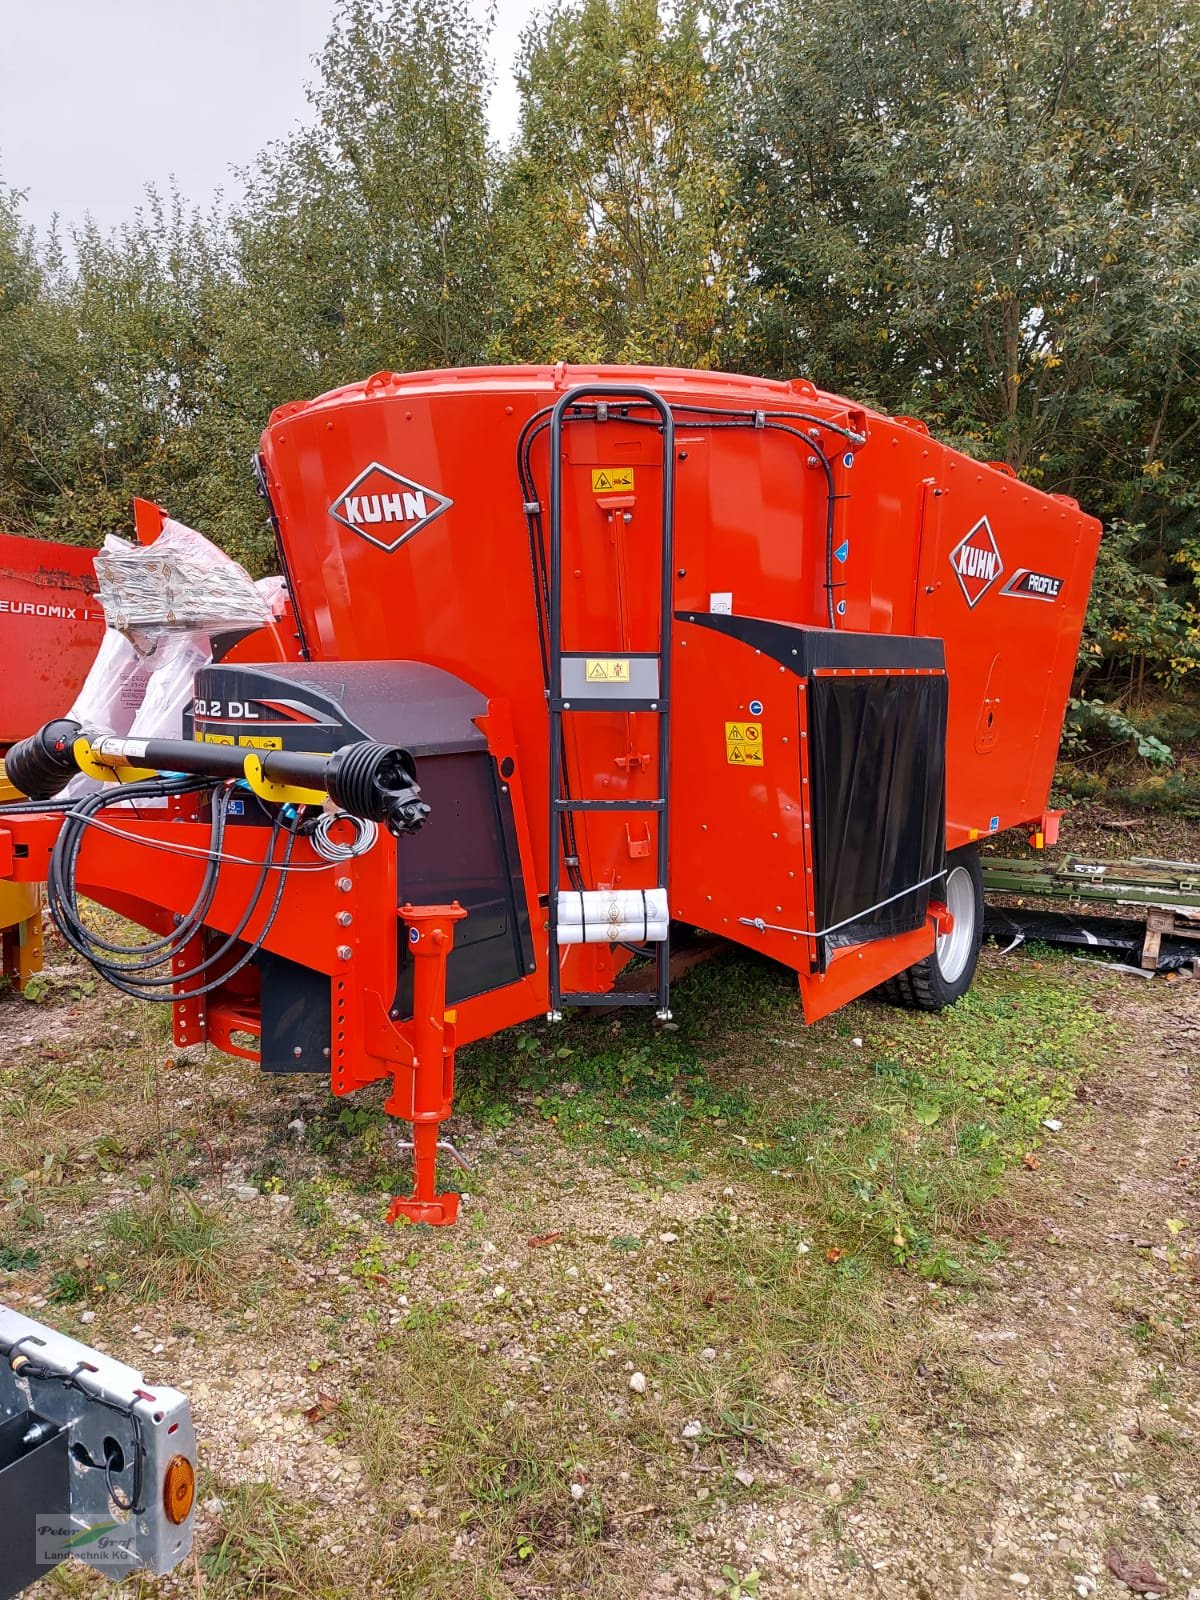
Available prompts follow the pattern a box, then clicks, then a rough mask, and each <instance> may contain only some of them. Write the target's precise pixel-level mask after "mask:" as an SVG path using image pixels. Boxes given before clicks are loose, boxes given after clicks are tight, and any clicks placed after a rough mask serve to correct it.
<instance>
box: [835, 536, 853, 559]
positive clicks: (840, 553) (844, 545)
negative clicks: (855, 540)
mask: <svg viewBox="0 0 1200 1600" xmlns="http://www.w3.org/2000/svg"><path fill="white" fill-rule="evenodd" d="M849 554H850V541H849V539H843V540H842V542H841V544H840V545H838V547H837V549H836V550H835V551H834V552H833V556H834V560H835V561H845V559H846V557H847V556H848V555H849Z"/></svg>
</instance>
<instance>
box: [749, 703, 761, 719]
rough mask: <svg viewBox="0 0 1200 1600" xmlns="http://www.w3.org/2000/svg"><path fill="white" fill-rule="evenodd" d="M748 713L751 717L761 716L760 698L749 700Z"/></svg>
mask: <svg viewBox="0 0 1200 1600" xmlns="http://www.w3.org/2000/svg"><path fill="white" fill-rule="evenodd" d="M750 715H751V716H752V717H761V716H762V701H761V700H751V702H750Z"/></svg>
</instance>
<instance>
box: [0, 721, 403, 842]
mask: <svg viewBox="0 0 1200 1600" xmlns="http://www.w3.org/2000/svg"><path fill="white" fill-rule="evenodd" d="M96 763H99V765H101V766H103V767H106V768H115V767H118V766H124V767H138V768H143V769H145V768H149V769H152V770H154V771H156V772H186V773H193V774H196V775H197V776H200V777H205V778H214V779H217V780H228V779H237V778H244V777H247V776H249V774H250V772H251V768H252V767H253V770H254V772H255V774H256V775H258V774H261V778H262V779H263V780H265V782H266V783H267V784H275V785H281V786H284V785H287V786H300V787H303V788H305V789H309V790H313V791H319V792H322V793H324V794H327V795H328V796H329V798H330V799H331V800H332V801H333V802H334V804H335V805H336V806H338V807H339V808H340V809H341V810H342V811H346V812H348V813H349V814H350V815H351V816H353V817H362V818H364V819H365V820H367V821H371V822H382V823H384V824H385V826H386V827H387V828H388V829H389V830H390V831H391V832H392V833H394V834H402V833H415V832H416V830H417V829H418V828H419V827H420V826H421V824H422V823H423V822H424V820H425V818H426V816H427V815H428V813H429V807H428V806H427V805H426V804H425V803H424V801H423V800H422V799H421V798H420V796H421V791H420V788H419V786H418V784H417V781H416V763H415V762H414V760H413V758H412V756H411V755H410V754H409V752H408V751H407V750H402V749H401V748H400V747H399V746H398V745H387V744H377V743H375V741H374V740H371V739H360V740H358V741H356V742H355V743H353V744H345V745H342V747H341V749H339V750H335V751H334V752H333V754H332V755H313V754H310V753H309V752H308V751H302V750H245V749H241V748H238V747H236V746H234V745H219V744H199V743H193V742H192V741H191V740H190V739H119V738H116V737H115V736H114V735H112V734H106V733H103V732H98V731H96V730H90V729H87V728H83V727H81V726H80V724H79V723H78V722H73V721H70V720H69V719H65V718H64V719H61V720H59V721H56V722H47V723H46V724H45V726H44V727H42V728H39V729H38V731H37V733H34V734H31V735H30V736H29V738H28V739H22V740H21V741H20V743H19V744H15V745H14V746H13V747H12V749H11V750H10V751H9V753H8V755H7V757H6V758H5V763H4V765H5V771H6V773H7V776H8V778H9V780H10V781H11V782H12V783H13V784H15V786H16V787H17V788H18V789H19V790H20V791H21V793H22V794H24V795H26V796H27V797H28V798H29V799H31V800H49V799H52V798H53V797H54V796H55V795H56V794H57V793H58V792H59V790H60V789H62V787H63V785H64V784H65V783H67V782H68V780H69V779H71V778H73V777H74V776H75V774H76V773H77V772H80V771H85V770H88V771H90V770H91V768H92V766H93V765H94V764H96Z"/></svg>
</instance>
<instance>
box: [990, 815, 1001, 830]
mask: <svg viewBox="0 0 1200 1600" xmlns="http://www.w3.org/2000/svg"><path fill="white" fill-rule="evenodd" d="M999 827H1000V818H999V817H993V818H992V820H991V821H990V822H989V823H988V831H989V832H990V833H995V832H996V831H997V830H998V828H999Z"/></svg>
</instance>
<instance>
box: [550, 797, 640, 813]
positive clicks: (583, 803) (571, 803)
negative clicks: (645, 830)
mask: <svg viewBox="0 0 1200 1600" xmlns="http://www.w3.org/2000/svg"><path fill="white" fill-rule="evenodd" d="M665 804H666V802H665V801H664V800H556V801H555V802H554V809H555V811H661V810H662V809H663V807H664V806H665Z"/></svg>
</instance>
